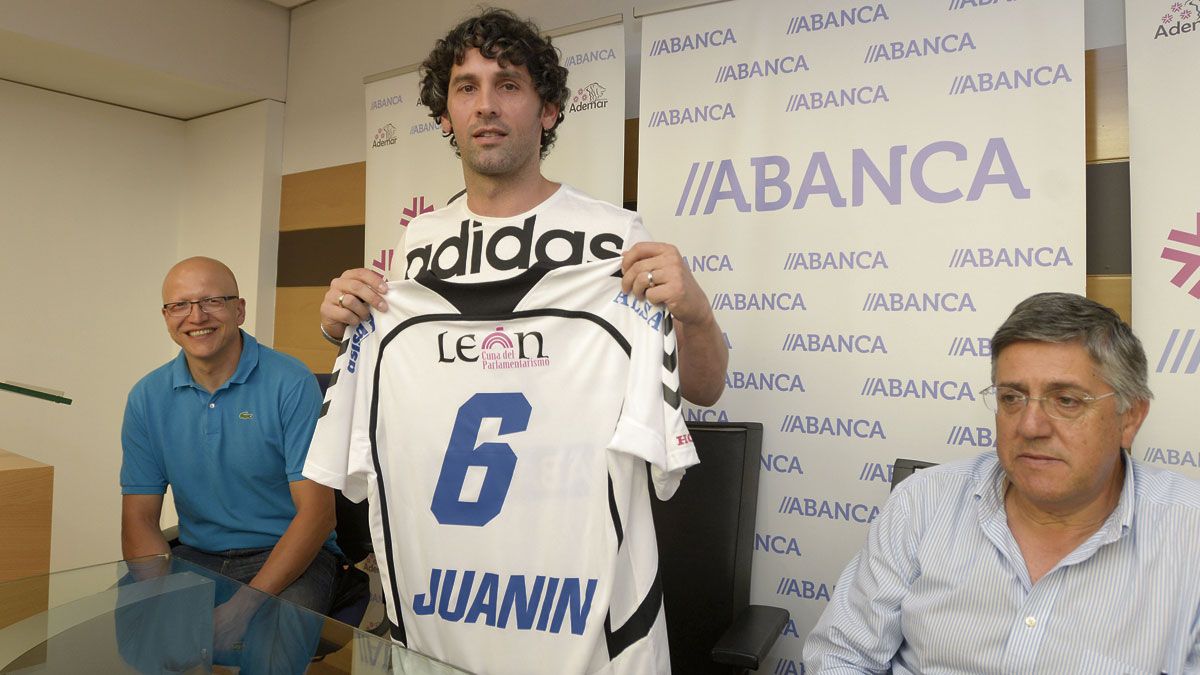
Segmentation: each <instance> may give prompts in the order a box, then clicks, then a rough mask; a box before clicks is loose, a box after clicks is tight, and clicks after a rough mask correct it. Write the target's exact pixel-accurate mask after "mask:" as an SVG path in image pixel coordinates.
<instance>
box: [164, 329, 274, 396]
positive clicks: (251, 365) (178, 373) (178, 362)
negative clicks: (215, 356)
mask: <svg viewBox="0 0 1200 675" xmlns="http://www.w3.org/2000/svg"><path fill="white" fill-rule="evenodd" d="M238 332H240V333H241V334H242V355H241V356H240V357H238V365H237V370H235V371H233V375H232V376H231V377H230V378H229V379H228V380H226V381H225V384H222V385H221V386H220V387H218V388H217V391H220V390H222V389H224V388H226V387H228V386H229V385H231V384H243V383H244V382H245V381H246V379H247V378H249V377H250V373H252V372H254V369H255V368H256V367H257V366H258V351H259V350H258V340H255V339H254V336H252V335H250V334H249V333H247V332H246V331H244V330H242V329H240V328H239V329H238ZM171 386H172V387H173V388H175V389H178V388H180V387H196V388H197V389H202V387H201V386H200V385H198V384H196V380H195V378H193V377H192V371H190V370H188V365H187V356H186V355H184V353H183V350H182V349H180V350H179V354H177V355H176V356H175V360H174V361H172V362H171ZM214 393H215V392H214Z"/></svg>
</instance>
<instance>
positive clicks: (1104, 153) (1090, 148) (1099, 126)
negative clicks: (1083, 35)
mask: <svg viewBox="0 0 1200 675" xmlns="http://www.w3.org/2000/svg"><path fill="white" fill-rule="evenodd" d="M1084 68H1085V86H1084V95H1085V99H1086V108H1087V161H1089V162H1103V161H1107V160H1114V159H1128V158H1129V84H1128V80H1127V77H1126V76H1127V74H1128V70H1129V68H1128V66H1127V64H1126V62H1125V45H1116V46H1113V47H1104V48H1102V49H1089V50H1088V51H1086V52H1084Z"/></svg>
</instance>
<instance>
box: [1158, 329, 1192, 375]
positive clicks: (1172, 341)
mask: <svg viewBox="0 0 1200 675" xmlns="http://www.w3.org/2000/svg"><path fill="white" fill-rule="evenodd" d="M1195 337H1196V329H1195V328H1176V329H1174V330H1172V331H1171V337H1169V338H1167V346H1165V347H1163V351H1162V356H1160V357H1159V358H1158V366H1157V367H1156V368H1155V369H1154V372H1156V373H1171V374H1172V375H1178V374H1179V373H1180V372H1182V373H1183V374H1184V375H1193V374H1195V372H1196V369H1197V368H1200V340H1196V341H1195V343H1193V342H1192V340H1193V338H1195ZM1189 351H1190V352H1191V358H1190V359H1189V358H1187V357H1188V352H1189Z"/></svg>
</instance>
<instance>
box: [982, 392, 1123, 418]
mask: <svg viewBox="0 0 1200 675" xmlns="http://www.w3.org/2000/svg"><path fill="white" fill-rule="evenodd" d="M979 395H980V397H981V398H982V399H983V404H984V405H985V406H987V408H988V410H991V411H992V412H996V413H1003V414H1005V415H1016V414H1019V413H1021V412H1022V411H1024V410H1025V406H1027V405H1029V402H1030V401H1038V402H1040V403H1041V404H1042V410H1043V411H1045V413H1046V414H1047V415H1049V416H1050V417H1053V418H1054V419H1057V420H1075V419H1079V417H1080V416H1081V415H1083V413H1085V412H1087V410H1088V408H1090V407H1091V406H1092V404H1093V403H1095V402H1096V401H1099V400H1101V399H1105V398H1108V397H1109V396H1116V395H1117V392H1115V391H1110V392H1108V393H1107V394H1100V395H1099V396H1092V395H1091V394H1089V393H1087V392H1086V391H1082V390H1080V389H1075V388H1073V387H1057V388H1055V389H1051V390H1049V391H1047V392H1046V394H1045V395H1044V396H1030V395H1029V394H1026V393H1025V392H1023V391H1018V390H1016V389H1013V388H1012V387H1001V386H997V385H994V384H993V385H992V386H990V387H988V388H987V389H984V390H983V391H981V392H979Z"/></svg>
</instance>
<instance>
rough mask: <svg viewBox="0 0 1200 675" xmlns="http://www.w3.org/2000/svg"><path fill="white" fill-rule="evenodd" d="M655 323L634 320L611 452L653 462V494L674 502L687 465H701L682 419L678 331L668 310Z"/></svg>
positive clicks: (662, 310)
mask: <svg viewBox="0 0 1200 675" xmlns="http://www.w3.org/2000/svg"><path fill="white" fill-rule="evenodd" d="M655 311H656V312H657V314H655V315H652V316H651V320H649V321H642V320H641V319H636V320H633V321H632V322H631V323H632V324H633V326H632V329H631V331H630V333H632V334H631V335H629V337H630V338H631V339H630V345H631V347H632V351H631V352H630V369H629V378H628V380H627V382H626V390H625V404H624V406H623V407H622V410H621V417H620V419H619V420H618V421H617V432H616V434H615V435H614V437H613V449H615V450H617V451H620V452H626V453H629V454H631V455H635V456H638V457H641V458H643V459H645V460H646V461H647V462H648V463H649V464H650V475H651V477H652V478H653V480H654V491H655V493H656V494H657V495H658V497H659V499H664V500H665V499H670V498H671V496H672V495H674V494H675V490H676V489H678V487H679V481H680V480H681V479H682V478H683V474H684V472H685V471H686V470H687V468H688V467H689V466H694V465H696V464H699V463H700V459H699V457H697V455H696V446H695V445H694V444H693V443H692V437H691V434H690V433H689V432H688V430H687V425H686V424H685V423H684V421H683V414H682V412H681V410H682V408H681V406H682V399H681V397H680V395H679V367H678V366H679V363H678V358H677V354H676V346H675V330H674V325H673V321H672V319H671V315H670V314H669V313H668V312H667V310H666V308H665V307H662V306H656V307H655Z"/></svg>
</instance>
